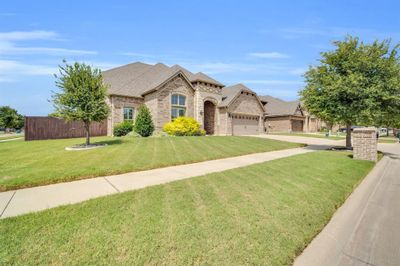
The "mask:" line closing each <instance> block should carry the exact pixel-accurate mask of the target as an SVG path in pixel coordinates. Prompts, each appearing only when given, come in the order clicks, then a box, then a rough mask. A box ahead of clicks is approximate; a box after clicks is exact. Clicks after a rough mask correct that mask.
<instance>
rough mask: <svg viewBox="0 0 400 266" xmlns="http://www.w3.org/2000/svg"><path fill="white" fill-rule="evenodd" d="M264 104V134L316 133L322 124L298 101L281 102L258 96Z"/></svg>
mask: <svg viewBox="0 0 400 266" xmlns="http://www.w3.org/2000/svg"><path fill="white" fill-rule="evenodd" d="M260 100H261V102H262V103H263V104H264V109H265V110H266V112H265V117H264V120H265V130H266V132H317V131H319V130H321V127H322V122H321V120H319V119H318V118H316V117H315V116H313V115H310V114H309V113H308V112H307V111H306V110H305V109H304V108H303V107H302V104H301V102H300V101H283V100H281V99H278V98H275V97H272V96H260Z"/></svg>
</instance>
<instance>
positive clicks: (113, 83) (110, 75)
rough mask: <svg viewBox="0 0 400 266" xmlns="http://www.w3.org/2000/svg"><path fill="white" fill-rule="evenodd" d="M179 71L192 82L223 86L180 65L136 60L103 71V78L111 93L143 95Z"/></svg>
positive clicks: (133, 95)
mask: <svg viewBox="0 0 400 266" xmlns="http://www.w3.org/2000/svg"><path fill="white" fill-rule="evenodd" d="M179 72H180V73H182V74H183V75H184V76H185V77H186V78H187V79H188V80H189V81H190V82H195V81H202V82H207V83H211V84H214V85H218V86H221V87H222V86H223V85H222V84H221V83H219V82H218V81H216V80H214V79H212V78H211V77H209V76H207V75H205V74H204V73H201V72H199V73H196V74H193V73H192V72H190V71H189V70H187V69H185V68H183V67H181V66H179V65H174V66H172V67H168V66H166V65H164V64H162V63H158V64H155V65H149V64H144V63H141V62H136V63H132V64H128V65H125V66H121V67H117V68H113V69H110V70H107V71H104V72H103V79H104V83H105V84H107V85H108V86H109V87H108V93H109V94H110V95H122V96H131V97H143V95H144V94H146V93H148V92H150V91H152V90H154V89H156V88H157V87H159V86H160V85H162V84H163V83H164V82H166V81H167V80H169V79H170V78H172V77H173V76H175V75H176V74H178V73H179Z"/></svg>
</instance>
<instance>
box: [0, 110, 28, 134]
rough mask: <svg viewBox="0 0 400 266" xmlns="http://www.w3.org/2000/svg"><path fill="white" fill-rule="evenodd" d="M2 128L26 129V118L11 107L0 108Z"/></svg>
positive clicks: (0, 124) (0, 125)
mask: <svg viewBox="0 0 400 266" xmlns="http://www.w3.org/2000/svg"><path fill="white" fill-rule="evenodd" d="M0 127H2V128H5V129H9V128H13V129H21V128H23V127H24V117H23V116H22V115H20V114H18V112H17V110H15V109H13V108H11V107H10V106H0Z"/></svg>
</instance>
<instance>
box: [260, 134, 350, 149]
mask: <svg viewBox="0 0 400 266" xmlns="http://www.w3.org/2000/svg"><path fill="white" fill-rule="evenodd" d="M252 137H259V138H266V139H273V140H280V141H287V142H294V143H304V144H307V145H327V146H330V147H331V146H344V145H345V142H346V141H345V140H344V139H343V140H332V139H328V138H313V137H301V136H287V135H269V134H264V135H252Z"/></svg>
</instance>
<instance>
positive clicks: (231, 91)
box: [103, 62, 265, 135]
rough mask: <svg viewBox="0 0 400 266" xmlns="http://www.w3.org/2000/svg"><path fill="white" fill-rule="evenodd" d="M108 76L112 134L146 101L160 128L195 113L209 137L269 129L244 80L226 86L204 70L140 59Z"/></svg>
mask: <svg viewBox="0 0 400 266" xmlns="http://www.w3.org/2000/svg"><path fill="white" fill-rule="evenodd" d="M103 77H104V83H105V84H106V85H108V99H107V101H108V103H109V105H110V107H111V114H110V116H109V118H108V120H107V125H108V126H107V130H108V135H112V132H113V127H114V126H115V125H116V124H118V123H120V122H122V121H124V120H133V119H134V118H135V115H136V110H137V108H138V107H139V105H141V104H145V105H146V106H147V107H148V108H149V109H150V112H151V114H152V117H153V122H154V125H155V128H156V130H157V131H160V130H162V127H163V126H164V125H165V124H166V123H168V122H169V121H171V120H172V119H174V118H176V117H179V116H190V117H194V118H195V119H196V120H197V121H198V122H199V123H200V125H201V127H202V128H204V129H205V130H206V132H207V134H210V135H212V134H215V135H253V134H261V133H263V132H264V113H265V109H264V105H263V104H262V103H261V101H260V99H259V98H258V96H257V94H256V93H255V92H253V91H252V90H251V89H249V88H247V87H246V86H244V85H242V84H237V85H234V86H230V87H225V86H224V85H223V84H221V83H220V82H218V81H216V80H215V79H213V78H211V77H209V76H207V75H205V74H203V73H201V72H199V73H196V74H194V73H192V72H190V71H188V70H187V69H185V68H183V67H181V66H179V65H174V66H172V67H168V66H166V65H164V64H162V63H158V64H155V65H149V64H144V63H141V62H136V63H132V64H128V65H124V66H121V67H117V68H114V69H110V70H107V71H104V72H103Z"/></svg>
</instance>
